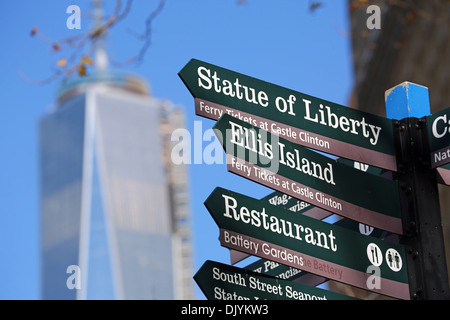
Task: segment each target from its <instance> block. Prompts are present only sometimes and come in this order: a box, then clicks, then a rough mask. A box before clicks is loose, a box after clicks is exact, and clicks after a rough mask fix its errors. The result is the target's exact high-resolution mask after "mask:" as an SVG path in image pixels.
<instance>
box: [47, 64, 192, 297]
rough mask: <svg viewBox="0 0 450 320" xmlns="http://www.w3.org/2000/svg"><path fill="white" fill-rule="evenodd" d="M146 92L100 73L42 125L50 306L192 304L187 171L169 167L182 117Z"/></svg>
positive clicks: (63, 97) (136, 82) (62, 98)
mask: <svg viewBox="0 0 450 320" xmlns="http://www.w3.org/2000/svg"><path fill="white" fill-rule="evenodd" d="M148 91H149V90H148V86H147V85H146V83H145V81H143V80H141V79H139V78H137V77H135V76H129V75H123V74H113V73H109V72H103V73H102V72H100V73H98V74H96V75H93V76H89V77H84V78H80V79H78V80H74V81H72V82H71V83H69V84H67V85H65V86H64V87H63V88H62V89H61V90H60V92H59V94H58V103H57V107H56V108H55V110H53V111H52V112H50V113H49V114H48V115H46V116H45V117H43V118H42V119H41V122H40V127H39V130H40V166H41V183H40V185H41V246H42V259H41V260H42V268H41V269H42V295H43V296H42V298H44V299H192V298H193V295H194V291H193V281H192V248H191V234H190V211H189V203H188V192H189V190H188V183H187V174H186V168H185V167H183V166H179V165H174V164H172V162H171V161H170V149H171V142H170V132H171V131H172V130H173V129H174V128H178V127H182V126H183V123H184V113H183V112H182V111H181V110H180V109H177V108H175V107H174V106H172V105H171V103H170V102H164V101H160V100H158V99H155V98H153V97H151V95H150V94H149V92H148ZM70 266H75V267H76V268H77V269H76V270H77V272H73V273H72V272H70V271H69V270H68V267H70ZM69 278H70V279H69ZM68 282H71V283H72V282H74V283H75V282H76V284H77V285H78V288H79V289H77V288H73V287H72V286H70V285H69V284H68Z"/></svg>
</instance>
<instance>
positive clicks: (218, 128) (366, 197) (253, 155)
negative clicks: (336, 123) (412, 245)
mask: <svg viewBox="0 0 450 320" xmlns="http://www.w3.org/2000/svg"><path fill="white" fill-rule="evenodd" d="M213 129H214V131H215V133H216V135H217V137H218V139H219V140H220V142H221V143H222V145H223V146H224V148H225V151H226V153H227V168H228V170H229V171H231V172H233V173H235V174H238V175H240V176H242V177H245V178H247V179H250V180H252V181H255V182H258V183H260V184H262V185H265V186H267V187H269V188H272V189H274V190H277V191H280V192H282V193H285V194H287V195H290V196H292V197H295V198H296V199H299V200H302V201H306V202H308V203H310V204H312V205H314V206H316V207H319V208H322V209H325V210H328V211H331V212H333V213H336V214H339V215H341V216H344V217H347V218H350V219H353V220H356V221H358V222H361V223H364V224H368V225H370V226H373V227H376V228H380V229H383V230H387V231H389V232H393V233H397V234H402V232H403V230H402V222H401V208H400V201H399V190H398V185H397V182H396V181H391V180H388V179H384V178H381V177H378V176H375V175H372V174H367V173H364V172H362V171H360V170H357V169H354V168H352V167H350V166H347V165H345V164H342V163H339V162H337V161H335V160H333V159H330V158H328V157H325V156H323V155H321V154H319V153H317V152H314V151H311V150H309V149H307V148H305V147H302V146H300V145H297V144H294V143H292V142H290V141H288V140H286V139H283V138H281V137H278V136H276V135H273V134H271V133H269V132H267V131H265V130H263V129H260V128H257V127H254V126H251V125H249V124H248V123H247V122H244V121H241V120H238V119H236V118H234V117H232V116H230V115H227V114H224V115H223V116H222V117H221V118H220V120H219V121H218V122H217V123H216V124H215V126H214V127H213Z"/></svg>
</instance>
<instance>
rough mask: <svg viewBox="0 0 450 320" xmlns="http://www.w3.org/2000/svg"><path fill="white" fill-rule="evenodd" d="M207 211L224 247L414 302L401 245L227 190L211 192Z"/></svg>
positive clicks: (206, 202) (207, 202) (220, 189)
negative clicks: (411, 297) (374, 273)
mask: <svg viewBox="0 0 450 320" xmlns="http://www.w3.org/2000/svg"><path fill="white" fill-rule="evenodd" d="M205 206H206V208H207V209H208V211H209V212H210V214H211V216H212V217H213V219H214V221H215V222H216V223H217V225H218V227H219V229H220V242H221V245H222V246H224V247H227V248H229V249H234V250H238V251H242V252H245V253H248V254H251V255H254V256H257V257H260V258H264V259H268V260H271V261H275V262H278V263H281V264H284V265H287V266H291V267H294V268H296V269H300V270H304V271H307V272H310V273H314V274H317V275H319V276H323V277H325V278H328V279H332V280H336V281H340V282H343V283H346V284H350V285H353V286H356V287H359V288H362V289H365V290H370V291H374V292H377V293H381V294H385V295H389V296H393V297H397V298H401V299H409V287H408V274H407V271H406V263H405V261H406V258H405V252H404V251H405V250H404V247H403V246H401V245H397V244H394V243H389V242H385V241H382V240H380V239H377V238H373V237H370V236H364V235H361V234H360V233H357V232H354V231H350V230H347V229H345V228H342V227H339V226H334V225H331V224H328V223H326V222H322V221H318V220H316V219H313V218H310V217H306V216H303V215H293V214H292V213H291V212H289V211H288V210H286V209H283V208H279V207H276V206H273V205H270V204H267V203H262V202H261V201H260V200H257V199H253V198H250V197H247V196H244V195H241V194H239V193H236V192H232V191H228V190H225V189H222V188H216V189H215V190H214V191H213V192H212V193H211V195H210V196H209V197H208V199H207V200H206V201H205ZM372 268H374V269H372ZM368 270H372V272H375V271H376V272H377V275H376V277H375V276H374V277H375V278H373V277H371V274H369V273H367V272H368ZM372 280H373V281H374V283H372V282H371V281H372Z"/></svg>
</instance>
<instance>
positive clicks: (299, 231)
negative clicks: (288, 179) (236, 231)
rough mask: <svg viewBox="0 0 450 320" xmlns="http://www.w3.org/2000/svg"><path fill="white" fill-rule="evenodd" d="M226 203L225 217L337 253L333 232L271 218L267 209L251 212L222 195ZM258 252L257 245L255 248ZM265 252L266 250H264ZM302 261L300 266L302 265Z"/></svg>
mask: <svg viewBox="0 0 450 320" xmlns="http://www.w3.org/2000/svg"><path fill="white" fill-rule="evenodd" d="M222 197H223V199H224V201H225V212H224V213H223V216H224V217H226V218H229V219H233V220H235V221H242V223H245V224H247V225H251V226H253V227H255V228H263V229H265V230H267V231H271V232H273V233H277V234H280V235H284V236H285V237H289V238H292V239H296V240H299V241H305V242H306V243H307V244H310V245H313V246H317V247H321V248H324V249H327V250H331V251H337V250H338V246H337V244H336V243H335V240H336V237H335V236H334V234H333V230H330V231H329V232H328V234H327V233H326V232H323V231H318V230H313V229H312V228H310V227H306V226H303V225H301V224H297V223H295V222H291V221H288V220H285V219H282V218H278V217H276V216H271V215H269V214H267V213H266V208H262V210H259V211H258V210H251V209H249V208H247V207H245V206H239V203H238V201H237V200H236V199H235V198H233V197H231V196H227V195H224V194H223V195H222ZM247 246H248V247H249V248H251V247H252V245H251V243H248V244H247ZM253 247H254V248H255V250H257V247H256V245H254V246H253ZM262 249H263V250H264V248H262ZM302 263H303V262H302V261H301V263H300V265H302Z"/></svg>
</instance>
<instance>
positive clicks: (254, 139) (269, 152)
mask: <svg viewBox="0 0 450 320" xmlns="http://www.w3.org/2000/svg"><path fill="white" fill-rule="evenodd" d="M229 123H230V125H231V139H230V142H231V143H232V144H235V145H238V146H241V147H243V148H245V149H247V150H250V151H252V152H255V153H257V154H259V155H260V156H263V157H266V158H268V159H270V160H273V159H274V158H275V157H274V155H275V154H277V155H279V157H278V158H277V159H275V160H277V161H276V163H280V164H282V165H284V166H287V167H289V168H292V169H295V170H297V171H299V172H302V173H304V174H306V175H309V176H311V177H313V178H316V179H319V180H322V181H325V182H326V183H328V184H332V185H336V183H335V181H334V176H333V165H332V163H327V164H326V166H322V165H321V164H320V163H315V162H313V161H310V160H309V159H307V158H305V157H302V155H301V154H300V151H299V150H298V149H294V150H293V152H292V151H287V150H285V149H286V145H285V144H283V143H282V142H280V141H279V140H276V141H277V142H276V143H277V144H278V146H276V147H275V148H274V146H273V145H272V144H270V143H268V142H267V141H266V140H265V139H262V136H261V134H260V133H257V132H256V130H254V129H248V128H245V127H243V126H241V125H239V124H237V123H234V122H232V121H229Z"/></svg>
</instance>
